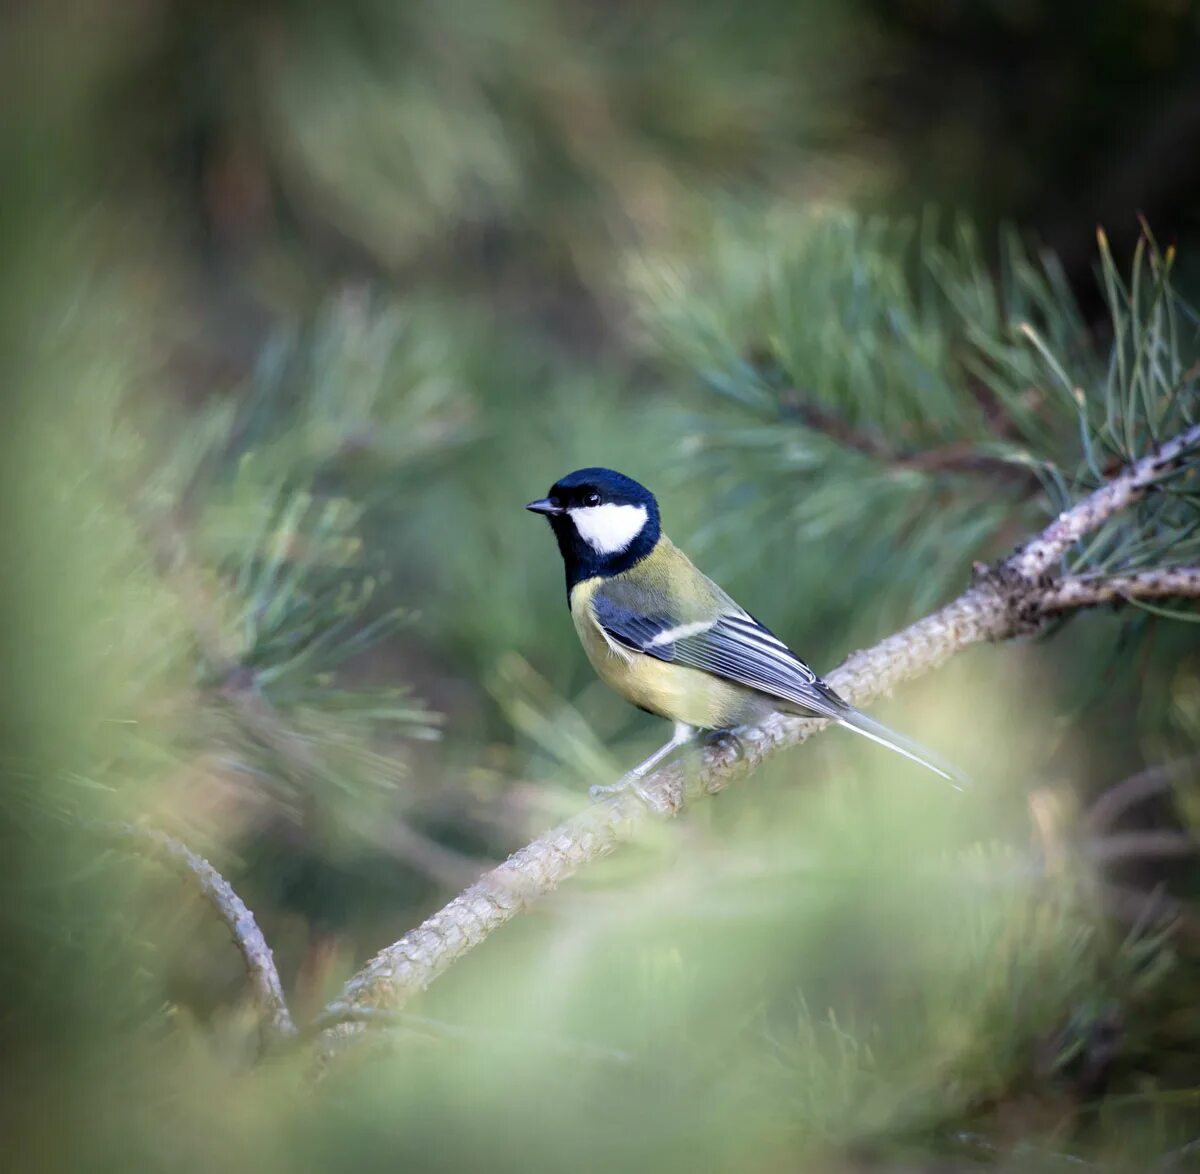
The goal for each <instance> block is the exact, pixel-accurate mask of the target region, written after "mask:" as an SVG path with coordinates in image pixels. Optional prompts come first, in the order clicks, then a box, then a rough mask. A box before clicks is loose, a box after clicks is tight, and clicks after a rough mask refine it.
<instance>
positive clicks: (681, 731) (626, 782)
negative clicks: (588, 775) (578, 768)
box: [588, 722, 696, 806]
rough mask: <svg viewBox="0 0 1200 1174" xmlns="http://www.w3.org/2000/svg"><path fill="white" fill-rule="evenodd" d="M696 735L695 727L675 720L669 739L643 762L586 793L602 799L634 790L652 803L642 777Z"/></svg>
mask: <svg viewBox="0 0 1200 1174" xmlns="http://www.w3.org/2000/svg"><path fill="white" fill-rule="evenodd" d="M695 736H696V728H695V727H694V726H689V725H688V724H687V723H686V722H676V723H675V732H674V733H673V734H672V735H671V740H670V741H669V742H665V743H664V744H663V745H662V746H660V747H659V748H658V749H657V750H656V751H655V752H654V753H653V754H651V755H650V757H649V758H647V759H646V761H645V762H639V763H638V764H637V766H635V767H634V768H633V770H631V771H629V772H628V773H627V774H625V775H623V776H622V777H621V778H620V779H618V780H617V782H615V783H611V784H609V785H608V786H605V787H601V786H596V787H592V788H590V789H589V790H588V794H589V795H590V796H591V797H592V798H593V799H602V798H604V796H605V795H619V794H620V793H621V792H622V791H634V792H636V793H637V794H638V795H639V796H640V797H641V798H642V799H643V800H644V801H645V802H647V803H650V805H651V806H653V803H652V802H651V800H650V799H649V797H648V796H647V795H646V794H645V792H644V791H643V790H642V785H641V784H642V779H644V778H645V777H646V776H647V775H648V774H649V773H650V772H651V771H652V770H653V769H654V768H655V767H656V766H657V765H658V764H659V763H660V762H662V760H663V759H664V758H666V757H667V755H668V754H670V753H671V752H672V751H673V750H678V749H679V747H680V746H686V745H687V744H688V743H689V742H690V741H691V740H692V739H693V738H694V737H695Z"/></svg>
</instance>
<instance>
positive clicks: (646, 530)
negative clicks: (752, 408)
mask: <svg viewBox="0 0 1200 1174" xmlns="http://www.w3.org/2000/svg"><path fill="white" fill-rule="evenodd" d="M525 508H526V509H527V510H532V511H533V512H534V513H537V514H543V515H545V517H546V520H547V521H548V522H549V523H550V528H551V529H552V530H553V531H554V537H555V538H556V539H557V540H558V549H559V551H560V552H561V553H562V558H563V563H564V565H565V568H566V572H567V602H568V606H569V607H570V610H571V618H572V619H573V620H574V621H575V630H576V631H577V632H578V634H579V639H580V641H581V642H582V643H583V647H584V650H585V651H586V653H587V656H588V659H589V660H590V661H591V662H592V666H593V667H594V668H595V670H596V672H597V673H599V675H600V678H601V680H603V681H604V682H605V684H607V685H608V686H609V687H610V688H612V689H614V690H615V691H616V692H617V693H619V694H620V695H621V696H622V697H624V698H625V699H626V700H627V701H631V702H632V703H633V704H634V705H636V706H638V707H639V708H640V709H644V710H647V711H648V712H650V713H654V714H658V715H660V716H662V717H665V718H669V719H670V720H671V721H673V722H674V723H675V732H674V735H673V737H672V738H671V740H670V741H669V742H667V743H666V745H664V746H663V747H662V748H661V749H659V750H657V751H656V752H655V753H654V754H652V755H651V756H650V757H649V758H647V759H646V761H645V762H643V763H641V764H640V765H639V766H637V767H635V768H634V769H633V770H632V771H630V772H629V774H627V775H626V776H625V778H624V779H623V780H622V781H621V783H619V784H618V785H617V787H616V788H595V790H605V789H609V790H613V789H621V788H623V787H626V786H635V787H636V785H637V780H639V779H640V778H642V777H643V776H644V775H645V774H647V773H648V772H649V771H650V770H652V769H653V768H654V767H655V766H656V765H657V764H658V763H659V762H661V761H662V759H663V758H665V757H666V756H667V755H668V754H670V753H671V751H672V750H674V749H675V748H676V747H678V746H682V745H684V744H685V743H686V742H688V741H690V740H691V739H692V738H693V737H695V736H696V734H697V732H698V731H700V730H712V731H734V730H736V729H737V728H738V727H740V726H750V725H755V724H757V723H759V722H761V721H762V720H763V718H765V717H766V716H767V715H768V714H769V713H771V712H772V711H773V710H782V711H784V712H786V713H791V714H797V715H799V716H802V717H817V718H828V719H830V720H831V721H835V722H837V723H838V724H839V725H842V726H845V727H846V728H847V729H851V730H854V732H855V733H858V734H862V735H863V736H864V737H867V738H870V739H871V740H872V741H874V742H878V743H880V744H881V745H883V746H886V747H888V748H889V749H891V750H894V751H896V752H897V753H898V754H902V755H904V757H905V758H909V759H912V760H913V761H914V762H918V763H920V764H921V765H922V766H925V767H928V768H929V769H930V770H932V771H934V772H935V773H936V774H939V775H941V776H942V777H943V778H945V779H948V780H950V782H952V783H954V784H955V785H956V786H957V785H958V782H959V780H960V778H961V776H960V775H958V773H957V772H956V771H955V770H954V769H953V768H952V767H949V766H947V765H945V764H942V763H940V761H939V760H937V759H935V757H934V756H933V755H932V754H931V753H930V752H929V751H927V750H925V749H923V748H922V747H920V746H917V745H916V744H915V743H913V742H910V741H909V740H908V739H907V738H904V737H902V736H901V735H900V734H897V733H895V732H894V731H892V730H890V729H888V727H887V726H885V725H882V724H881V723H879V722H877V721H875V720H874V719H872V718H869V717H867V715H866V714H864V713H860V712H859V711H858V710H857V709H855V708H854V707H853V706H852V705H850V704H849V703H848V702H846V701H843V700H842V698H841V697H839V696H838V695H837V694H836V693H835V692H834V691H833V690H832V689H831V688H830V687H829V686H828V685H827V684H826V683H825V682H824V681H822V680H821V678H820V677H818V676H817V674H816V673H814V672H813V671H812V669H810V668H809V667H808V665H806V664H805V663H804V662H803V661H802V660H801V659H800V658H799V657H798V656H796V654H795V653H794V652H792V651H791V650H790V649H789V648H788V647H787V645H785V644H784V643H783V641H782V640H780V639H779V638H778V637H777V636H775V635H774V634H773V633H772V632H770V631H768V630H767V629H766V628H765V627H763V625H762V624H760V623H759V622H758V621H757V620H756V619H755V618H754V617H753V616H752V615H750V613H749V612H747V611H745V610H744V609H743V608H742V607H740V606H739V605H738V604H737V603H735V602H734V601H733V599H731V598H730V597H729V596H728V595H727V594H726V593H725V592H724V591H722V590H721V588H720V587H718V586H717V585H716V583H714V582H713V581H712V580H711V579H710V578H708V577H707V576H706V575H704V574H702V573H701V572H700V571H699V570H698V569H697V568H696V567H695V566H694V565H693V563H692V561H691V560H690V559H689V558H688V557H687V555H685V554H684V553H683V552H682V551H681V550H680V549H679V548H678V547H677V546H675V544H674V543H673V542H672V541H671V540H670V539H669V538H668V537H667V536H666V535H665V534H664V533H663V532H662V528H661V525H660V522H659V514H658V502H657V501H656V500H655V497H654V494H652V493H651V492H650V491H649V490H648V489H647V488H646V487H645V486H643V485H640V484H638V482H636V481H634V480H633V479H632V478H630V477H626V476H624V475H623V474H621V473H617V472H614V471H613V470H612V469H577V470H576V471H575V472H574V473H568V474H567V476H565V477H563V478H562V479H561V480H560V481H558V482H556V483H555V485H554V486H553V487H552V488H551V490H550V493H549V494H548V496H546V497H543V498H540V499H539V500H538V501H531V502H530V503H529V504H528V505H527V506H526V507H525Z"/></svg>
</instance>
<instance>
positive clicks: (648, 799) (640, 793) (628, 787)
mask: <svg viewBox="0 0 1200 1174" xmlns="http://www.w3.org/2000/svg"><path fill="white" fill-rule="evenodd" d="M644 777H645V776H644V774H642V773H640V772H637V771H632V770H631V771H630V772H629V773H628V774H627V775H625V776H623V777H622V778H619V779H618V780H617V781H616V782H615V783H604V784H600V783H598V784H596V786H594V787H589V788H588V798H589V799H591V800H592V802H593V803H598V802H599V801H600V800H601V799H611V798H613V796H615V795H625V794H628V793H630V792H632V793H633V794H634V795H636V796H637V797H638V798H639V799H640V800H641V801H642V802H643V803H645V804H646V806H647V807H654V806H656V804H657V801H656V800H655V798H654V796H653V795H651V794H650V792H649V791H648V790H646V787H645V784H644V782H643V781H642V780H643V778H644Z"/></svg>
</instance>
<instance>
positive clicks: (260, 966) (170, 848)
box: [88, 823, 296, 1045]
mask: <svg viewBox="0 0 1200 1174" xmlns="http://www.w3.org/2000/svg"><path fill="white" fill-rule="evenodd" d="M88 826H89V827H91V828H93V829H94V830H96V831H99V832H101V833H102V834H104V835H106V836H108V837H109V838H110V839H111V840H113V841H114V842H115V843H117V844H118V845H119V846H120V847H121V848H123V849H124V850H126V851H132V852H136V853H138V854H139V855H142V856H145V857H147V858H148V859H150V860H154V861H156V862H157V863H159V864H161V865H163V866H165V867H166V868H169V869H170V870H171V871H172V872H175V873H177V874H179V875H180V876H182V877H183V878H184V879H185V880H187V881H189V882H191V883H192V884H194V885H195V886H196V888H197V889H198V890H199V891H200V894H201V895H202V896H203V897H204V898H205V899H206V900H207V901H208V902H209V903H210V904H211V905H212V906H213V908H214V909H215V910H216V911H217V913H218V914H219V916H220V918H221V920H222V921H223V922H224V923H225V925H226V928H227V929H228V930H229V933H230V935H231V936H232V937H233V944H234V945H235V946H237V948H238V951H239V952H240V953H241V955H242V960H243V961H244V962H245V964H246V976H247V978H249V980H250V986H251V989H252V990H253V992H254V1001H255V1003H256V1004H257V1006H258V1010H259V1013H260V1015H261V1016H262V1021H263V1024H264V1028H265V1031H266V1034H267V1039H268V1041H269V1043H270V1044H271V1045H274V1044H277V1043H280V1042H282V1041H283V1040H285V1039H288V1038H290V1037H292V1036H294V1035H295V1034H296V1025H295V1024H294V1023H293V1022H292V1016H291V1013H290V1012H289V1011H288V1008H287V1000H286V999H285V998H284V995H283V986H282V984H281V983H280V981H279V972H278V971H277V970H276V969H275V958H274V955H272V953H271V947H270V946H268V945H267V941H266V938H264V937H263V935H262V930H260V929H259V928H258V922H257V921H255V920H254V914H253V913H251V912H250V910H249V909H248V908H247V907H246V903H245V902H244V901H243V900H242V899H241V897H239V896H238V895H237V893H235V892H234V891H233V886H232V885H230V883H229V882H228V881H227V880H226V879H225V878H224V877H223V876H222V875H221V874H220V873H219V872H218V871H217V870H216V869H215V868H213V866H212V865H211V864H209V862H208V861H207V860H205V859H204V857H203V856H199V855H197V854H196V853H195V852H193V851H192V850H191V849H190V848H188V847H187V845H186V844H183V843H181V842H180V841H179V840H176V839H174V838H173V837H171V836H168V835H167V834H166V833H165V832H159V831H154V830H153V829H151V828H144V827H138V826H137V825H136V824H132V823H101V824H89V825H88Z"/></svg>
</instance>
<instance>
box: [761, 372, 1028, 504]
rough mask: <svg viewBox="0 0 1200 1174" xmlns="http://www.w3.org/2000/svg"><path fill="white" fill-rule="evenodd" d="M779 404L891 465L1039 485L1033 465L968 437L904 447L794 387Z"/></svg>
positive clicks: (816, 428)
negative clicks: (931, 445)
mask: <svg viewBox="0 0 1200 1174" xmlns="http://www.w3.org/2000/svg"><path fill="white" fill-rule="evenodd" d="M779 407H780V412H781V414H782V415H783V416H785V417H786V418H789V419H792V420H795V421H797V422H799V423H800V424H801V425H803V426H804V427H805V428H808V429H810V430H811V431H813V432H820V433H822V434H823V435H824V436H827V437H829V439H830V440H832V441H833V442H834V443H835V444H837V445H839V446H840V447H842V448H845V449H849V450H850V451H851V452H856V453H860V454H861V455H862V456H865V457H870V459H871V460H873V461H878V462H879V463H880V464H884V465H890V466H891V467H892V468H894V469H911V470H915V471H916V472H921V473H958V474H965V475H971V476H982V477H988V478H991V479H993V480H996V481H1000V482H1002V483H1006V484H1012V485H1016V486H1019V487H1021V488H1023V489H1026V490H1028V491H1030V492H1033V491H1035V490H1037V489H1039V488H1040V485H1041V483H1040V482H1039V481H1038V478H1037V475H1036V474H1035V473H1034V471H1033V470H1032V469H1030V468H1028V467H1027V466H1025V465H1020V464H1017V463H1016V462H1014V461H1007V460H1005V459H1004V458H1003V457H998V456H993V455H992V454H991V453H986V452H980V451H979V449H978V448H977V446H976V445H974V444H972V443H971V442H970V441H963V440H957V441H952V442H951V443H949V444H942V445H938V446H936V447H934V448H926V449H908V448H903V447H901V446H899V445H895V444H892V443H891V442H889V441H887V440H884V439H883V438H882V437H881V436H879V435H877V434H876V433H873V432H867V431H864V430H863V429H861V428H858V427H856V426H855V425H853V424H851V423H850V422H849V421H848V420H846V419H844V418H843V417H842V416H839V415H838V414H837V413H835V412H832V411H830V410H829V409H827V408H824V407H822V406H821V405H820V404H818V403H816V402H815V400H814V399H813V398H812V397H806V396H804V395H802V394H801V393H800V392H799V391H797V390H795V389H789V390H787V391H785V392H783V393H782V394H781V395H780V398H779Z"/></svg>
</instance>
